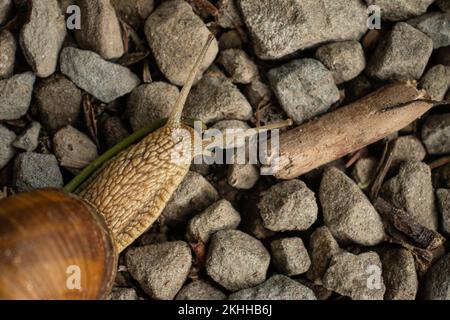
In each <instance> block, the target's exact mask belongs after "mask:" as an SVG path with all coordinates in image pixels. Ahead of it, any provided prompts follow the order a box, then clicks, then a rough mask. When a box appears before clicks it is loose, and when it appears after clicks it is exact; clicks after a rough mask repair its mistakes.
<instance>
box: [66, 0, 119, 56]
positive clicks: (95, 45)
mask: <svg viewBox="0 0 450 320" xmlns="http://www.w3.org/2000/svg"><path fill="white" fill-rule="evenodd" d="M77 5H78V6H79V7H80V9H81V25H82V26H83V28H81V29H79V30H75V36H76V39H77V41H78V43H79V44H80V46H81V47H82V48H83V49H87V50H92V51H95V52H97V53H98V54H99V55H100V56H102V58H103V59H106V60H110V59H116V58H120V57H121V56H122V55H123V54H124V47H123V40H122V33H121V30H120V24H119V19H117V15H116V11H115V10H114V7H113V6H112V4H111V1H110V0H95V1H92V0H77Z"/></svg>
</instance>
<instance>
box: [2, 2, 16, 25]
mask: <svg viewBox="0 0 450 320" xmlns="http://www.w3.org/2000/svg"><path fill="white" fill-rule="evenodd" d="M13 9H14V2H13V0H0V26H1V25H2V24H4V23H5V22H7V21H8V19H9V18H10V16H11V13H12V11H13Z"/></svg>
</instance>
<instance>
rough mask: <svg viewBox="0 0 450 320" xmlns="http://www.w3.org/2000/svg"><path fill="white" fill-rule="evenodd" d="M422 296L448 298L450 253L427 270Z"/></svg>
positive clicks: (429, 298) (449, 288)
mask: <svg viewBox="0 0 450 320" xmlns="http://www.w3.org/2000/svg"><path fill="white" fill-rule="evenodd" d="M423 298H424V299H426V300H450V253H447V254H446V255H445V256H443V257H442V258H440V259H439V261H438V262H436V264H434V265H433V266H432V267H431V268H430V269H429V270H428V272H427V276H426V280H425V288H424V293H423Z"/></svg>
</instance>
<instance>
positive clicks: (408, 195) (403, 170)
mask: <svg viewBox="0 0 450 320" xmlns="http://www.w3.org/2000/svg"><path fill="white" fill-rule="evenodd" d="M381 196H382V197H383V198H385V199H386V200H388V201H390V202H391V203H392V204H393V205H394V206H395V207H397V208H399V209H403V210H405V211H406V212H407V213H408V214H409V215H410V217H411V218H412V219H413V221H416V222H417V223H419V224H421V225H423V226H425V227H427V228H428V229H431V230H437V227H438V219H437V213H436V208H435V205H434V201H435V199H434V191H433V185H432V182H431V170H430V167H429V166H428V165H427V164H425V163H423V162H418V161H407V162H404V163H403V164H402V165H401V166H400V170H399V173H398V175H397V176H395V177H393V178H391V179H389V180H388V181H386V182H385V184H384V185H383V187H382V190H381Z"/></svg>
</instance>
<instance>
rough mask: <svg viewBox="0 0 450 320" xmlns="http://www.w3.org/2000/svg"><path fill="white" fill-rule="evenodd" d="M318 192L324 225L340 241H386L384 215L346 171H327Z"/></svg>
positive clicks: (372, 242)
mask: <svg viewBox="0 0 450 320" xmlns="http://www.w3.org/2000/svg"><path fill="white" fill-rule="evenodd" d="M319 194H320V203H321V204H322V209H323V217H324V222H325V225H326V226H327V227H328V228H329V229H330V231H331V233H332V234H333V236H334V237H335V238H336V239H337V240H338V241H340V242H342V243H343V244H346V243H349V242H353V243H357V244H360V245H364V246H374V245H377V244H379V243H380V242H382V241H383V240H384V236H385V233H384V228H383V222H382V220H381V217H380V216H379V214H378V212H377V211H376V210H375V208H374V207H373V206H372V204H371V203H370V201H369V199H367V197H366V195H365V194H364V193H363V192H362V191H361V189H359V188H358V186H357V185H356V183H355V182H354V181H353V180H352V179H350V178H349V177H347V175H345V173H343V172H342V171H340V170H338V169H336V168H330V169H328V170H327V171H325V173H324V175H323V178H322V183H321V185H320V193H319Z"/></svg>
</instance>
